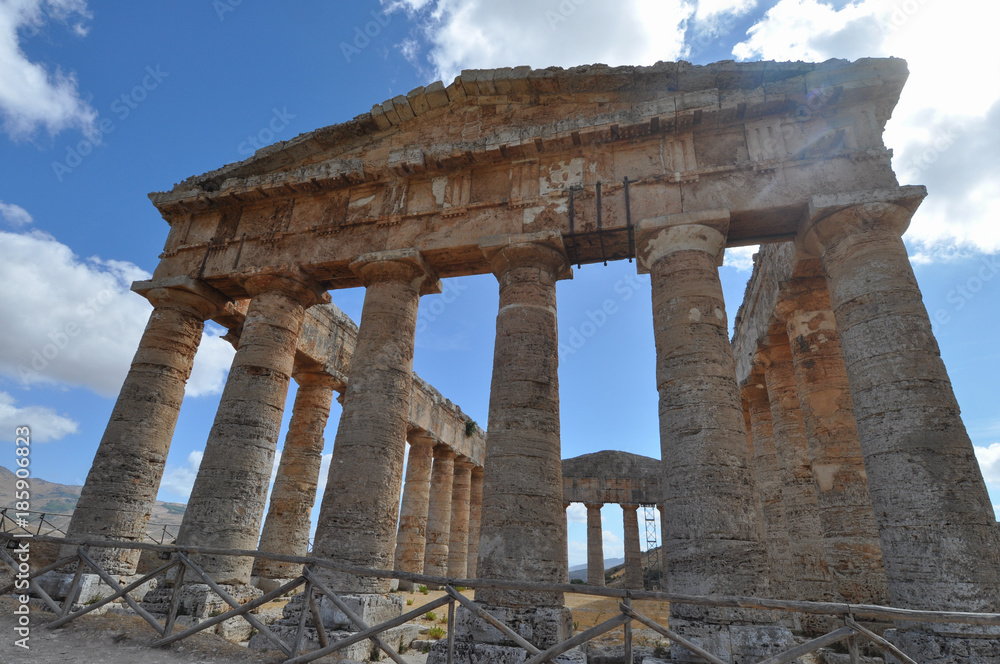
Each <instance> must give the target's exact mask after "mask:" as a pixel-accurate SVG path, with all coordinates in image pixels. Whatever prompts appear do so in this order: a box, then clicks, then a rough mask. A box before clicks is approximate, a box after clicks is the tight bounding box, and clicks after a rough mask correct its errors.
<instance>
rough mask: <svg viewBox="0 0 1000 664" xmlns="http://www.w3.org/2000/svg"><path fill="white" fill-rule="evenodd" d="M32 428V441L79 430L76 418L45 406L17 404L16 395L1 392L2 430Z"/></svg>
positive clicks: (49, 439)
mask: <svg viewBox="0 0 1000 664" xmlns="http://www.w3.org/2000/svg"><path fill="white" fill-rule="evenodd" d="M22 426H27V427H30V429H31V441H32V442H35V443H47V442H49V441H53V440H59V439H60V438H65V437H66V436H68V435H69V434H71V433H76V432H77V431H79V424H78V423H77V422H75V421H74V420H72V419H70V418H68V417H66V416H64V415H60V414H59V413H57V412H56V411H55V410H53V409H52V408H46V407H44V406H17V405H16V402H15V401H14V397H13V396H11V395H10V394H8V393H6V392H0V430H3V431H11V432H12V431H14V429H15V428H17V427H22Z"/></svg>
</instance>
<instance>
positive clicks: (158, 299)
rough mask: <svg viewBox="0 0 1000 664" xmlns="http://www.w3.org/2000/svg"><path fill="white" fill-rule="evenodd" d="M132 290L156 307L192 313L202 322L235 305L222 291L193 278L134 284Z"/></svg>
mask: <svg viewBox="0 0 1000 664" xmlns="http://www.w3.org/2000/svg"><path fill="white" fill-rule="evenodd" d="M131 288H132V291H133V292H135V293H138V294H139V295H142V296H143V297H144V298H146V299H147V300H149V302H150V304H152V305H153V306H154V307H168V308H175V309H183V310H185V311H191V312H193V313H195V314H197V315H199V316H201V317H202V320H208V319H209V318H213V317H215V316H216V315H218V314H219V313H221V312H222V311H223V310H225V309H226V307H227V306H229V305H231V304H232V300H230V299H229V298H228V297H226V296H225V295H223V294H222V293H220V292H219V291H217V290H215V289H214V288H212V287H211V286H209V285H208V284H206V283H204V282H202V281H199V280H197V279H192V278H190V277H170V278H167V279H150V280H147V281H133V282H132V287H131Z"/></svg>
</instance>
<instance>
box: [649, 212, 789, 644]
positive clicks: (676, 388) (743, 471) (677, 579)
mask: <svg viewBox="0 0 1000 664" xmlns="http://www.w3.org/2000/svg"><path fill="white" fill-rule="evenodd" d="M728 227H729V213H728V212H727V211H725V210H721V211H708V212H702V213H684V214H678V215H669V216H666V217H658V218H653V219H644V220H642V221H641V222H640V224H639V228H638V231H639V232H638V237H637V239H636V246H637V253H638V258H639V266H638V267H639V270H640V271H648V272H649V274H650V278H651V286H652V303H653V325H654V337H655V341H656V382H657V388H658V390H659V394H660V404H659V412H660V444H661V458H662V459H663V501H662V502H663V505H664V507H665V508H666V509H667V510H668V511H669V513H670V518H669V519H667V520H665V521H664V522H663V550H664V552H665V561H666V566H665V567H666V575H665V578H666V582H667V590H668V591H669V592H673V593H685V594H692V595H751V596H767V595H768V594H769V591H770V589H769V584H768V579H767V575H768V564H767V551H766V549H765V546H764V543H763V529H762V518H761V515H760V511H759V506H758V502H757V487H756V481H755V474H754V469H753V459H752V457H751V453H750V448H749V446H748V445H747V434H746V430H745V424H744V420H743V409H742V404H741V402H740V392H739V388H738V386H737V384H736V368H735V362H734V359H733V351H732V346H731V345H730V343H729V334H728V327H727V324H726V312H725V302H724V300H723V295H722V285H721V283H720V281H719V274H718V267H719V265H721V263H722V257H723V251H724V248H725V243H726V233H727V232H728ZM670 610H671V625H672V626H674V627H675V628H676V629H677V630H678V632H679V633H681V634H687V635H689V636H691V637H695V638H698V639H701V640H702V643H704V644H709V645H711V646H712V648H717V649H716V650H713V652H715V653H716V654H719V653H725V654H724V655H723V656H722V658H723V659H726V658H727V657H728V656H730V655H732V656H734V657H739V658H746V659H752V658H753V657H758V656H759V655H760V654H762V651H760V650H759V649H756V648H755V647H753V646H751V645H750V643H751V641H753V640H755V639H757V638H758V637H760V636H761V635H763V634H764V633H765V632H766V633H767V634H768V636H767V639H768V640H769V641H770V642H771V643H783V642H787V641H788V640H790V638H791V634H790V632H788V631H787V629H784V628H780V627H765V626H763V625H760V624H751V625H746V623H748V622H749V623H755V622H756V621H757V620H759V619H760V620H762V619H761V618H760V617H759V616H758V615H757V614H756V613H754V612H752V611H744V610H735V609H706V608H696V607H692V606H684V605H681V604H672V605H671V607H670ZM740 623H743V626H740ZM744 631H745V632H748V633H749V635H747V634H742V635H739V636H736V635H734V633H735V632H744ZM744 637H745V638H744ZM741 644H743V645H741ZM744 645H745V646H746V647H745V648H744ZM712 648H710V649H712ZM767 652H769V651H763V654H764V655H767ZM672 654H673V656H674V657H675V658H683V657H689V655H686V654H684V651H683V649H682V648H679V647H678V648H674V649H673V653H672ZM758 658H760V657H758Z"/></svg>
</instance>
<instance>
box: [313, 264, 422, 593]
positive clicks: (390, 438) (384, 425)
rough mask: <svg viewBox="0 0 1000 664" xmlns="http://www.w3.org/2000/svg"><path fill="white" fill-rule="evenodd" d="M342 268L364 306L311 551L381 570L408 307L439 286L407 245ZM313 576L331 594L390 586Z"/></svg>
mask: <svg viewBox="0 0 1000 664" xmlns="http://www.w3.org/2000/svg"><path fill="white" fill-rule="evenodd" d="M351 269H352V270H353V271H354V273H355V274H356V275H357V277H358V279H359V280H360V281H361V283H363V284H364V286H365V304H364V308H363V309H362V312H361V324H360V326H359V327H358V338H357V345H356V347H355V351H354V357H353V358H352V359H351V369H350V375H349V376H348V379H347V390H346V391H345V392H344V409H343V411H342V412H341V415H340V424H339V425H338V427H337V437H336V439H335V440H334V444H333V456H332V458H331V460H330V474H329V475H328V477H327V482H326V491H325V492H324V495H323V502H322V504H321V505H320V513H319V520H318V524H317V527H316V543H315V545H314V546H313V551H314V554H313V555H315V556H316V557H319V558H326V559H329V560H336V561H339V562H343V563H348V564H353V565H358V566H361V567H370V568H376V569H390V568H391V567H392V564H393V557H394V555H395V551H396V528H397V527H398V525H399V500H400V493H401V491H402V484H403V462H404V461H405V457H406V433H407V427H408V424H409V411H410V395H411V392H412V387H413V343H414V338H415V335H416V326H417V307H418V305H419V303H420V296H421V295H422V294H424V293H430V292H439V291H440V287H441V284H440V282H439V281H438V280H437V276H436V275H435V273H434V270H433V269H432V268H431V267H430V265H428V264H427V262H426V261H425V260H424V257H423V255H422V254H421V253H420V252H419V251H416V250H414V249H401V250H393V251H380V252H374V253H370V254H364V255H362V256H360V257H359V258H358V259H357V260H356V261H354V262H353V263H351ZM317 574H318V575H319V576H320V577H322V578H323V579H324V580H325V581H326V583H327V585H328V586H329V587H330V588H332V589H333V590H336V591H338V592H345V593H355V592H373V593H385V592H388V591H389V585H390V580H389V579H377V578H373V577H362V576H357V575H355V574H350V573H348V572H340V571H335V570H331V569H325V568H323V569H320V570H317Z"/></svg>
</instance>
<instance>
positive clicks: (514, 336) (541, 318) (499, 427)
mask: <svg viewBox="0 0 1000 664" xmlns="http://www.w3.org/2000/svg"><path fill="white" fill-rule="evenodd" d="M480 246H481V247H482V250H483V252H484V254H485V255H486V257H487V258H488V260H489V261H490V265H491V266H492V269H493V273H494V274H495V275H496V277H497V280H498V281H499V284H500V310H499V312H498V313H497V335H496V347H495V350H494V354H493V382H492V386H491V390H490V409H489V426H488V429H487V436H486V462H485V465H486V468H487V473H486V476H485V479H484V483H483V517H482V530H481V535H480V545H479V566H478V575H479V576H481V577H487V578H498V579H520V580H525V581H529V580H530V581H536V582H550V583H566V582H567V581H568V571H567V566H566V516H565V511H564V508H563V498H562V493H563V492H562V474H561V469H560V444H559V379H558V375H557V367H558V361H559V357H558V348H557V347H558V335H557V332H556V281H557V280H559V279H566V278H571V277H572V271H571V269H570V266H569V263H568V261H567V260H566V255H565V253H564V251H563V250H562V245H561V238H560V236H559V234H558V233H546V232H543V233H537V234H531V235H522V236H504V237H499V238H487V239H485V240H483V241H481V243H480ZM476 601H477V602H478V603H480V604H482V605H484V607H486V608H487V609H490V610H492V609H495V610H496V612H497V614H498V615H499V616H501V617H504V618H507V619H508V620H509V621H510V623H508V624H512V626H513V627H514V629H516V630H519V631H522V632H524V631H526V632H528V633H530V634H532V635H533V637H534V638H532V637H528V638H529V639H531V640H532V642H533V643H534V644H535V645H536V646H538V647H540V648H545V647H548V646H550V645H553V644H554V643H556V642H558V641H559V640H560V639H563V638H566V637H568V636H569V633H570V630H571V629H572V616H571V614H570V613H569V611H568V610H567V609H566V608H565V607H563V597H562V593H539V592H525V591H512V590H494V589H485V588H484V589H481V590H479V591H477V593H476ZM494 631H495V630H494ZM477 633H478V630H476V629H470V630H468V631H466V632H464V634H462V638H463V639H464V640H470V639H475V638H476V634H477ZM482 638H490V639H492V638H499V635H494V636H493V637H489V636H486V635H483V636H482ZM504 641H505V639H499V640H492V641H490V642H492V643H500V642H504Z"/></svg>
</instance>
